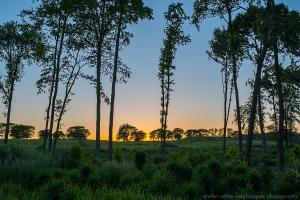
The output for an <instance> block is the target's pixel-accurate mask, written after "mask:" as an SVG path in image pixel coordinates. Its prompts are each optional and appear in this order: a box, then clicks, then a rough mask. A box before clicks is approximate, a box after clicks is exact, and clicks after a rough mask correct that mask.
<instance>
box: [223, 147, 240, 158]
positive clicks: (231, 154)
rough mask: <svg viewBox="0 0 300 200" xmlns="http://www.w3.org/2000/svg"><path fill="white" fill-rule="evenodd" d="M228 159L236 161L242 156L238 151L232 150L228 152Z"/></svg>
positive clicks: (226, 154) (226, 155)
mask: <svg viewBox="0 0 300 200" xmlns="http://www.w3.org/2000/svg"><path fill="white" fill-rule="evenodd" d="M224 156H225V157H226V158H230V159H236V158H238V157H239V156H240V152H239V150H238V149H235V148H230V149H229V150H227V151H226V153H225V155H224Z"/></svg>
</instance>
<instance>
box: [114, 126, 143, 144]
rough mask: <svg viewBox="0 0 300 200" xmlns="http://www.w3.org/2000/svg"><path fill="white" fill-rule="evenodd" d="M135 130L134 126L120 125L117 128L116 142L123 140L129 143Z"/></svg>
mask: <svg viewBox="0 0 300 200" xmlns="http://www.w3.org/2000/svg"><path fill="white" fill-rule="evenodd" d="M137 131H138V130H137V128H136V127H135V126H132V125H130V124H122V125H121V126H120V127H119V130H118V133H117V137H116V139H117V140H123V141H124V142H125V141H127V142H128V141H130V140H131V139H134V138H133V137H132V136H133V135H134V134H135V133H136V132H137Z"/></svg>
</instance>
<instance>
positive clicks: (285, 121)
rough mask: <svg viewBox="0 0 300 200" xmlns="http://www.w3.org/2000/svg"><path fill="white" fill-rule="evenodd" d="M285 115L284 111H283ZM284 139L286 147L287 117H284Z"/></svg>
mask: <svg viewBox="0 0 300 200" xmlns="http://www.w3.org/2000/svg"><path fill="white" fill-rule="evenodd" d="M285 115H286V113H285ZM284 124H285V126H284V139H285V147H288V122H287V119H286V117H285V119H284Z"/></svg>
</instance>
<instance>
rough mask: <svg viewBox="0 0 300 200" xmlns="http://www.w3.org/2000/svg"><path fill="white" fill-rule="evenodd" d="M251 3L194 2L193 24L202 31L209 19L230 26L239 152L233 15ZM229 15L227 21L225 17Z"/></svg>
mask: <svg viewBox="0 0 300 200" xmlns="http://www.w3.org/2000/svg"><path fill="white" fill-rule="evenodd" d="M247 2H251V1H249V0H226V1H224V0H217V1H216V0H196V1H195V2H194V13H193V15H192V24H194V25H195V26H196V28H197V29H198V30H200V24H201V22H202V21H203V20H204V19H206V18H208V17H216V16H218V17H220V18H223V19H224V20H225V21H226V23H227V24H228V32H229V46H230V56H231V60H232V76H233V86H234V93H235V101H236V112H237V119H238V120H237V124H238V131H239V137H238V138H239V151H240V152H242V151H243V148H242V147H243V146H242V128H241V122H240V103H239V92H238V87H237V75H238V68H237V51H236V48H235V47H236V42H237V38H238V37H237V36H238V32H237V30H235V29H234V28H233V23H232V21H233V20H232V13H233V12H236V11H237V10H238V9H240V8H242V7H241V4H242V3H247ZM226 14H227V19H226V17H225V15H226ZM224 131H226V130H224Z"/></svg>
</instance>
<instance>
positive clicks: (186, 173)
mask: <svg viewBox="0 0 300 200" xmlns="http://www.w3.org/2000/svg"><path fill="white" fill-rule="evenodd" d="M167 169H168V170H169V171H170V172H171V173H172V174H173V175H174V176H176V177H177V178H179V179H180V180H181V181H190V180H191V179H192V174H193V170H192V167H191V166H190V165H189V164H188V163H181V162H175V161H170V162H168V163H167Z"/></svg>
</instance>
